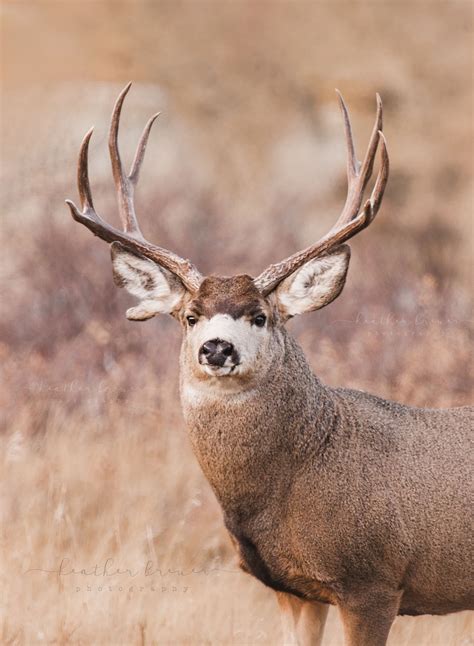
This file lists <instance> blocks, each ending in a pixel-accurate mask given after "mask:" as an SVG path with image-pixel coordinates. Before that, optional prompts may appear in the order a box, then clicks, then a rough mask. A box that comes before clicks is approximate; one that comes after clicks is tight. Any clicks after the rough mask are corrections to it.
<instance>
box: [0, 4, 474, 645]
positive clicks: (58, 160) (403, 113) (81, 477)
mask: <svg viewBox="0 0 474 646" xmlns="http://www.w3.org/2000/svg"><path fill="white" fill-rule="evenodd" d="M4 4H5V6H4V18H3V25H2V40H3V48H4V54H5V56H4V57H3V59H4V69H3V90H4V91H3V99H2V115H3V116H2V124H1V126H2V167H3V170H2V231H1V236H2V252H3V253H2V259H1V265H0V267H1V268H0V271H1V274H2V277H3V278H4V281H3V288H2V296H1V302H2V315H1V317H0V361H1V382H0V403H1V406H2V417H1V425H2V429H1V433H2V434H1V436H0V438H1V451H2V455H1V459H2V463H3V469H2V472H3V475H2V479H3V483H2V498H1V512H2V535H1V536H2V540H1V554H2V556H1V562H2V567H1V568H0V570H1V578H2V588H3V590H4V603H3V610H2V613H4V614H3V617H2V623H1V626H0V642H1V643H10V644H33V643H46V642H48V643H61V644H63V643H74V644H90V643H100V644H119V643H120V644H135V643H137V644H139V643H159V644H165V643H169V644H192V645H195V644H273V643H276V640H277V639H278V637H279V634H280V633H279V625H278V614H277V608H276V603H275V601H274V599H273V595H272V594H271V593H269V592H268V591H267V590H266V589H265V588H264V587H263V586H261V585H260V584H258V583H256V582H254V581H253V580H251V579H250V577H247V576H246V575H244V574H241V573H239V572H238V571H237V569H236V564H235V561H234V558H233V554H232V550H231V547H230V544H229V541H228V539H227V537H226V535H225V532H224V530H223V528H222V523H221V519H220V514H219V510H218V507H217V504H216V503H215V501H214V499H213V497H212V494H211V493H210V490H209V488H208V486H207V484H206V483H205V481H204V479H203V476H202V475H201V473H200V472H199V469H198V467H197V465H196V463H195V461H194V459H193V457H192V455H191V453H190V449H189V446H188V442H187V438H186V434H185V432H184V426H183V422H182V419H181V416H180V411H179V403H178V395H177V353H178V349H179V332H178V329H177V327H176V325H175V324H174V322H173V321H172V320H171V319H170V320H168V319H165V318H162V319H159V320H152V321H150V322H148V323H146V324H142V325H140V324H132V323H129V322H127V321H126V319H125V317H124V312H125V309H126V307H127V306H128V304H129V302H130V301H129V298H128V297H127V296H126V295H125V294H123V293H121V292H120V291H119V290H117V289H115V288H114V286H113V283H112V280H111V268H110V261H109V257H108V252H107V249H106V246H105V245H104V244H103V243H100V242H99V241H97V240H94V239H92V237H91V236H90V234H89V233H88V232H86V231H85V230H82V228H81V227H79V226H78V225H75V224H74V223H73V222H72V220H71V219H70V216H69V214H68V211H67V209H66V207H65V205H64V203H63V199H64V198H65V197H73V198H75V197H76V196H75V190H76V189H75V183H74V173H75V170H74V169H75V163H76V155H77V150H78V146H79V143H80V140H81V138H82V135H83V133H84V132H85V131H86V130H87V128H88V127H89V126H90V125H91V123H95V124H96V125H97V131H96V133H95V135H94V140H93V142H94V143H93V145H92V147H91V165H92V173H91V174H92V176H93V177H97V178H98V181H96V184H95V186H94V193H95V195H96V204H97V207H98V209H99V210H100V211H101V212H102V213H103V214H104V216H106V217H108V218H109V219H110V220H113V219H114V217H116V216H115V215H114V203H113V189H112V182H111V178H110V172H109V168H108V166H107V163H106V161H107V160H106V159H105V155H106V139H105V134H106V123H107V121H108V116H109V113H110V110H111V107H112V104H113V101H114V98H115V96H116V94H117V91H118V90H119V89H120V88H121V87H122V86H123V85H124V84H125V82H126V81H127V80H129V79H133V80H135V81H136V83H135V85H134V87H133V88H132V91H131V94H130V96H129V99H128V104H127V105H126V107H125V112H124V116H123V126H122V128H123V130H122V149H123V151H124V156H126V154H127V153H128V152H130V151H131V148H132V145H133V143H134V142H135V141H136V140H137V135H138V133H139V131H140V130H141V127H142V125H143V123H144V121H145V119H146V118H147V117H148V116H149V115H150V114H151V113H152V112H154V111H155V110H156V109H161V110H163V112H164V114H163V115H162V117H160V120H159V123H158V124H157V126H156V131H155V132H154V133H153V134H152V136H151V141H150V145H149V151H148V153H147V159H146V160H145V168H144V172H143V175H142V179H141V183H140V184H141V185H140V190H139V194H138V207H139V209H140V221H141V222H143V228H144V230H145V232H146V235H147V237H149V238H150V239H151V240H153V241H156V242H161V243H162V244H163V245H164V246H166V247H168V248H173V249H176V250H177V251H178V252H179V253H180V254H182V255H184V256H189V257H191V258H192V259H193V261H195V262H196V264H197V265H198V267H199V268H200V269H202V271H203V272H206V271H215V272H223V273H229V274H230V273H233V272H241V271H247V272H249V273H253V274H256V273H258V272H259V271H260V270H261V269H263V268H264V267H265V266H266V264H268V263H269V262H271V261H273V260H275V259H277V258H279V257H283V256H284V255H287V254H288V253H291V252H292V251H294V250H295V249H297V248H300V247H302V246H304V245H305V244H306V243H308V242H309V241H311V240H313V239H316V238H317V237H318V235H319V234H320V233H321V232H323V231H324V230H326V229H327V228H328V225H329V224H330V223H332V222H333V221H334V220H335V218H336V217H337V214H338V210H339V209H340V207H341V206H342V205H341V200H342V199H343V197H344V191H345V171H344V143H343V137H342V127H341V122H340V115H339V112H338V107H337V102H336V97H335V94H334V92H333V87H335V86H337V87H339V88H340V89H341V91H343V93H344V96H345V98H346V101H347V103H348V105H349V107H350V109H351V114H352V119H353V123H354V128H355V134H356V138H357V140H358V141H365V140H366V135H367V133H368V131H369V128H370V127H371V120H372V115H373V109H374V94H375V91H377V90H378V91H379V92H380V93H381V94H382V97H383V99H384V105H385V115H386V116H385V128H384V130H385V132H386V136H387V139H388V145H389V149H390V156H391V160H392V172H391V179H390V182H389V188H388V191H387V195H386V198H385V200H384V205H383V207H382V210H381V212H380V214H379V216H378V218H377V222H376V223H374V225H372V227H371V229H370V231H368V232H367V234H362V235H361V236H360V237H359V238H358V239H357V240H355V241H354V243H353V244H352V249H353V256H352V261H351V268H350V271H349V279H348V282H347V285H346V288H345V291H344V294H343V295H342V296H341V298H340V299H339V300H338V301H337V302H335V303H334V304H333V305H331V306H330V307H329V308H327V310H324V311H322V312H320V313H316V314H312V315H309V316H306V317H304V318H302V319H301V320H298V321H295V322H294V323H292V326H293V331H294V333H295V334H296V336H297V337H298V339H299V340H300V342H301V344H302V345H303V347H304V349H305V351H306V352H307V354H308V356H309V358H310V360H311V364H312V365H313V367H314V369H315V371H316V372H317V374H318V375H319V376H320V377H321V378H322V379H323V380H325V381H326V382H329V383H331V384H337V385H344V386H351V387H355V388H362V389H366V390H369V391H372V392H374V393H376V394H379V395H381V396H384V397H387V398H392V399H398V400H400V401H402V402H404V403H409V404H413V405H418V406H455V405H462V404H465V403H468V402H469V401H470V399H471V397H472V381H471V379H470V374H471V371H472V354H471V353H470V350H469V348H470V343H471V335H472V327H471V325H470V319H471V318H472V299H471V295H470V293H469V287H470V285H469V281H470V277H471V271H472V262H471V248H472V228H471V226H470V218H471V213H472V147H471V146H470V141H472V140H470V135H472V93H471V92H470V90H471V89H472V85H471V72H472V68H471V63H470V60H471V57H470V49H471V41H470V35H471V28H472V24H471V20H472V18H471V12H470V9H469V8H468V5H467V4H463V3H455V4H454V5H448V4H444V3H443V4H438V3H437V4H436V6H434V5H430V4H429V3H421V2H420V3H417V2H415V3H414V4H413V5H410V6H409V5H408V4H404V5H397V4H395V3H394V4H383V5H382V4H381V5H377V4H374V3H367V4H362V5H346V4H344V5H339V4H336V5H330V4H329V3H327V4H319V3H318V4H306V3H302V2H301V3H276V2H274V3H264V2H260V3H259V2H247V3H246V2H242V3H225V4H222V5H221V4H217V3H206V2H199V3H197V2H196V3H191V2H190V3H184V4H183V3H175V4H171V3H144V2H136V3H132V2H130V3H126V2H124V3H116V2H112V1H110V2H105V1H104V2H101V3H98V2H97V3H96V2H94V3H85V4H81V3H79V2H77V3H76V2H73V3H64V4H62V3H56V2H54V3H53V2H51V3H48V2H45V3H43V2H42V3H33V2H32V3H14V2H11V3H9V2H6V3H4ZM92 6H93V9H94V10H93V11H92V10H90V7H92ZM343 8H344V10H343ZM62 558H68V559H70V561H68V562H67V563H65V571H70V569H71V567H75V568H76V569H81V568H86V569H87V570H88V571H90V570H93V569H94V566H95V565H96V564H97V565H98V566H99V570H98V571H100V568H101V567H102V568H103V567H104V564H105V562H106V560H107V559H109V558H110V559H113V563H112V564H110V562H109V566H110V567H109V570H108V571H109V572H110V571H111V570H113V569H114V568H117V567H118V568H121V569H122V570H128V569H130V570H133V571H134V572H133V573H135V571H137V572H138V573H137V576H136V577H135V576H134V577H130V575H129V573H127V572H125V573H122V574H115V575H114V576H110V577H100V576H95V575H91V576H86V575H85V574H65V575H63V576H58V575H57V574H54V573H49V574H48V573H46V572H39V571H29V570H31V569H33V570H35V569H38V568H40V569H46V570H54V569H57V568H58V567H59V564H60V561H61V559H62ZM148 560H150V561H152V562H153V567H154V568H160V569H161V574H160V573H157V572H155V573H154V574H153V575H151V576H147V574H149V573H145V572H144V567H145V564H146V563H147V561H148ZM193 569H194V571H193ZM169 570H171V571H173V572H172V573H170V572H169ZM176 571H178V572H176ZM104 579H105V580H106V583H104ZM109 585H110V586H112V588H113V590H112V591H108V590H106V588H107V587H108V586H109ZM131 585H133V586H134V590H133V591H130V590H129V588H130V586H131ZM151 585H153V586H154V588H155V589H154V591H152V590H151V588H150V586H151ZM87 586H90V587H91V590H89V589H88V588H87ZM99 586H103V590H102V591H99ZM120 587H122V588H123V590H119V588H120ZM141 587H143V588H144V590H140V588H141ZM174 588H176V590H175V589H174ZM184 588H187V589H186V590H184ZM471 635H472V624H470V616H469V615H466V614H461V615H458V616H453V617H448V618H432V617H427V618H422V619H409V618H403V619H398V620H397V622H396V624H395V627H394V630H393V635H392V637H391V641H390V644H392V645H393V646H394V645H395V644H397V645H399V646H401V645H409V646H421V645H423V644H425V645H426V646H428V644H429V645H430V646H431V645H433V646H435V645H436V646H450V645H452V646H454V645H459V644H465V645H467V644H470V643H472V642H471V641H470V639H471ZM327 643H328V644H333V645H335V644H340V643H341V633H340V629H339V627H338V624H337V618H336V616H335V614H333V615H332V616H331V619H330V626H329V630H328V635H327Z"/></svg>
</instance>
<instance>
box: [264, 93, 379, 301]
mask: <svg viewBox="0 0 474 646" xmlns="http://www.w3.org/2000/svg"><path fill="white" fill-rule="evenodd" d="M337 93H338V96H339V102H340V105H341V110H342V114H343V117H344V131H345V135H346V146H347V181H348V189H347V199H346V203H345V204H344V208H343V209H342V213H341V215H340V216H339V218H338V220H337V222H336V224H335V225H334V226H333V227H332V229H331V230H330V231H329V232H328V233H327V234H326V235H325V236H323V237H322V238H321V239H320V240H318V242H316V243H315V244H313V245H311V246H310V247H307V248H306V249H303V251H298V252H297V253H295V254H293V255H292V256H290V257H289V258H285V260H282V261H281V262H279V263H276V264H275V265H270V266H269V267H267V269H265V271H264V272H262V273H261V274H260V276H258V277H257V278H255V279H254V283H255V285H256V286H257V288H258V289H259V290H260V291H261V292H262V293H263V294H264V295H267V294H269V293H270V292H271V291H272V290H273V289H275V287H277V285H278V284H279V283H281V281H282V280H284V279H285V278H286V277H287V276H289V275H290V274H292V273H293V272H295V271H296V270H297V269H299V268H300V267H302V266H303V265H304V264H306V263H307V262H309V261H310V260H312V259H313V258H317V257H318V256H321V255H322V254H324V253H326V252H327V251H329V250H330V249H331V248H333V247H336V246H338V245H340V244H342V243H343V242H346V241H347V240H349V239H350V238H352V237H353V236H355V235H356V234H357V233H359V231H362V229H365V227H367V226H368V225H369V224H370V223H371V222H372V220H373V219H374V218H375V216H376V215H377V211H378V210H379V207H380V204H381V202H382V197H383V194H384V191H385V186H386V185H387V180H388V171H389V161H388V153H387V146H386V142H385V137H384V136H383V133H382V101H381V99H380V96H379V95H378V94H377V116H376V118H375V125H374V128H373V130H372V135H371V137H370V142H369V146H368V148H367V152H366V155H365V158H364V161H363V163H362V164H361V163H360V162H359V161H358V160H357V157H356V154H355V148H354V140H353V138H352V129H351V122H350V119H349V114H348V112H347V108H346V104H345V103H344V99H343V98H342V95H341V93H340V92H339V91H338V92H337ZM379 142H380V143H381V152H382V154H381V165H380V170H379V173H378V175H377V179H376V181H375V186H374V189H373V191H372V194H371V196H370V198H369V199H368V200H367V201H366V202H365V204H364V206H363V208H362V210H361V211H360V207H361V204H362V199H363V197H364V191H365V188H366V186H367V182H368V181H369V179H370V177H371V175H372V170H373V167H374V160H375V154H376V152H377V147H378V144H379Z"/></svg>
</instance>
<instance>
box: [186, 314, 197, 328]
mask: <svg viewBox="0 0 474 646" xmlns="http://www.w3.org/2000/svg"><path fill="white" fill-rule="evenodd" d="M186 321H187V322H188V325H189V327H193V325H196V323H197V318H196V317H195V316H187V317H186Z"/></svg>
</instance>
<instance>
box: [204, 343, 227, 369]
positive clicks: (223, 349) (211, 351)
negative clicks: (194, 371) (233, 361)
mask: <svg viewBox="0 0 474 646" xmlns="http://www.w3.org/2000/svg"><path fill="white" fill-rule="evenodd" d="M233 352H234V346H233V345H232V343H229V342H228V341H222V340H221V339H211V340H210V341H206V343H203V344H202V346H201V349H200V350H199V356H200V357H206V362H207V363H209V364H210V365H211V366H220V367H222V366H223V365H224V363H225V361H226V359H227V358H228V357H231V356H232V354H233Z"/></svg>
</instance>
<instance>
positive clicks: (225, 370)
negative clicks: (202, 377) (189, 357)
mask: <svg viewBox="0 0 474 646" xmlns="http://www.w3.org/2000/svg"><path fill="white" fill-rule="evenodd" d="M239 365H240V364H238V363H237V364H234V365H232V366H211V365H210V364H208V363H204V364H201V368H202V370H203V371H204V372H205V374H206V375H208V376H209V377H229V376H230V375H235V374H237V368H238V367H239Z"/></svg>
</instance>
